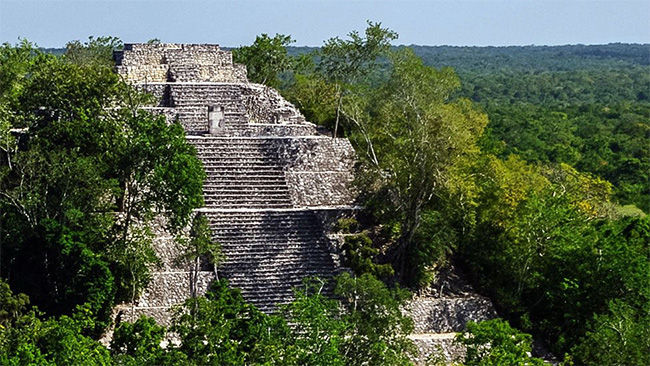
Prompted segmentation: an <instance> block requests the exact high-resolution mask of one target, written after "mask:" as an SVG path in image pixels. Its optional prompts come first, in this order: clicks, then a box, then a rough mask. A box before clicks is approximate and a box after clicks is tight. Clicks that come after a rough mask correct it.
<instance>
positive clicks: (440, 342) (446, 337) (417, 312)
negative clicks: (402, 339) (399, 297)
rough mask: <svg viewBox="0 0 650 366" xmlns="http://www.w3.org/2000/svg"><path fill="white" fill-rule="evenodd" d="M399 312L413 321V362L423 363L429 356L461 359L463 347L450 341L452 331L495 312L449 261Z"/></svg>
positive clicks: (440, 358) (489, 317)
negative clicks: (416, 354)
mask: <svg viewBox="0 0 650 366" xmlns="http://www.w3.org/2000/svg"><path fill="white" fill-rule="evenodd" d="M403 312H404V313H406V314H408V315H409V316H410V317H411V318H412V319H413V322H414V324H415V329H414V330H413V334H411V335H410V336H409V338H410V339H411V340H412V341H413V342H414V343H415V345H416V347H417V349H418V356H417V357H416V358H415V359H414V360H413V361H414V362H415V364H416V365H425V364H426V363H427V359H428V358H430V357H432V356H433V357H435V358H436V359H438V360H442V361H444V362H446V363H449V364H451V363H453V362H457V361H461V360H462V359H463V357H464V355H465V348H464V347H463V346H461V345H459V344H456V343H455V342H454V338H455V337H456V334H458V333H459V332H462V331H464V330H465V328H466V326H467V323H468V322H470V321H474V322H477V323H478V322H481V321H484V320H488V319H493V318H496V317H497V316H498V315H497V313H496V310H495V309H494V306H493V305H492V302H491V301H490V299H488V298H486V297H483V296H480V295H478V294H477V293H476V291H474V289H473V288H472V286H471V285H470V284H469V283H468V282H467V280H466V279H465V276H464V274H463V273H462V271H461V270H459V269H458V268H456V267H455V266H453V265H449V266H447V267H446V268H443V269H442V270H441V271H440V272H439V273H438V276H437V279H436V281H435V282H434V283H433V284H432V285H431V286H430V287H429V288H427V289H425V290H423V291H422V292H421V293H419V294H417V295H416V296H415V297H414V298H413V299H412V300H411V301H410V302H409V303H407V304H406V305H405V306H404V308H403Z"/></svg>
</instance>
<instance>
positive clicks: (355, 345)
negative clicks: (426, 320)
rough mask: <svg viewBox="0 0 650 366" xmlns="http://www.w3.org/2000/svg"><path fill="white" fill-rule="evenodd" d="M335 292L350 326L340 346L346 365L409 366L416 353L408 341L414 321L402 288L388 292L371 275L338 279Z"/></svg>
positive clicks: (344, 318) (407, 295) (346, 274)
mask: <svg viewBox="0 0 650 366" xmlns="http://www.w3.org/2000/svg"><path fill="white" fill-rule="evenodd" d="M334 291H335V293H336V294H337V295H338V296H341V297H342V299H343V300H342V305H343V308H344V310H345V312H344V315H343V318H342V319H343V320H344V322H345V323H346V324H348V328H347V329H346V332H345V337H344V339H343V343H342V345H341V353H342V354H343V355H344V356H345V364H346V365H410V364H411V361H410V358H409V355H411V354H413V353H414V352H415V347H414V345H413V343H412V342H411V340H409V339H408V338H407V336H408V335H409V334H411V332H412V331H413V320H412V319H411V318H409V317H407V316H405V315H404V314H402V312H401V309H400V305H401V304H402V303H403V302H404V301H405V300H406V299H407V298H408V297H409V293H408V292H407V291H405V290H403V289H400V288H395V289H392V290H390V289H388V288H387V287H386V285H385V284H384V283H383V282H381V281H379V280H377V279H376V278H374V277H373V276H371V275H369V274H364V275H362V276H360V277H356V278H355V277H352V276H350V275H349V274H348V273H343V274H341V275H340V276H338V277H337V281H336V288H335V290H334Z"/></svg>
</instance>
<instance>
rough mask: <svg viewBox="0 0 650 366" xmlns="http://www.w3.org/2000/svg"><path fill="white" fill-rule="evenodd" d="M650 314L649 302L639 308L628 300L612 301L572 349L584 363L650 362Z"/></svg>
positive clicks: (628, 363) (575, 357) (618, 365)
mask: <svg viewBox="0 0 650 366" xmlns="http://www.w3.org/2000/svg"><path fill="white" fill-rule="evenodd" d="M648 350H650V316H648V311H647V304H646V306H645V310H641V311H638V310H637V309H635V308H634V307H632V306H629V305H627V304H626V303H624V302H621V301H617V300H614V301H612V302H610V304H609V309H608V312H607V313H605V314H602V315H597V316H595V317H594V319H593V321H592V322H591V324H590V326H589V330H588V331H587V333H586V335H585V337H583V338H582V339H581V340H580V342H578V344H577V345H576V346H575V347H574V348H573V349H572V352H571V353H572V354H573V360H574V361H575V363H576V364H580V365H612V366H624V365H647V364H650V352H648Z"/></svg>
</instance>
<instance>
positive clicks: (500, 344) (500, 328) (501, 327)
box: [456, 319, 544, 366]
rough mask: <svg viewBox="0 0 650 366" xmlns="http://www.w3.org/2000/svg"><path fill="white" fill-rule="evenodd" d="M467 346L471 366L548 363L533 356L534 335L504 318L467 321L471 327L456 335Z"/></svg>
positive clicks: (467, 361)
mask: <svg viewBox="0 0 650 366" xmlns="http://www.w3.org/2000/svg"><path fill="white" fill-rule="evenodd" d="M456 342H458V343H460V344H462V345H464V346H466V347H467V354H466V355H465V361H464V362H465V363H464V365H467V366H479V365H480V366H500V365H522V366H523V365H540V366H541V365H544V362H543V361H542V360H541V359H539V358H535V357H531V356H530V351H531V350H532V337H531V336H530V334H526V333H521V332H519V331H517V330H516V329H514V328H511V327H510V325H509V324H508V322H506V321H503V320H501V319H493V320H486V321H483V322H481V323H478V324H476V323H474V322H469V323H467V330H466V331H464V332H462V333H460V334H458V335H457V336H456Z"/></svg>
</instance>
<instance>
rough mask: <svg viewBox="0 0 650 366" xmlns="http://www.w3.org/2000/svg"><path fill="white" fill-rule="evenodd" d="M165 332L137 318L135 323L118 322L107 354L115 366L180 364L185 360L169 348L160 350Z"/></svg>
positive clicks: (142, 318)
mask: <svg viewBox="0 0 650 366" xmlns="http://www.w3.org/2000/svg"><path fill="white" fill-rule="evenodd" d="M166 331H167V330H166V329H165V328H164V327H161V326H159V325H157V324H156V322H155V320H154V319H153V318H148V317H144V316H143V317H141V318H140V319H138V320H137V321H136V322H135V323H128V322H124V323H121V324H120V325H119V326H118V327H117V328H116V329H115V332H114V334H113V340H112V341H111V353H112V356H113V364H115V365H133V366H135V365H182V364H188V361H187V357H186V356H185V355H184V354H183V353H181V352H178V351H176V350H175V349H174V348H173V347H171V346H170V347H168V348H167V349H163V348H162V347H161V342H163V340H165V336H166Z"/></svg>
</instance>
